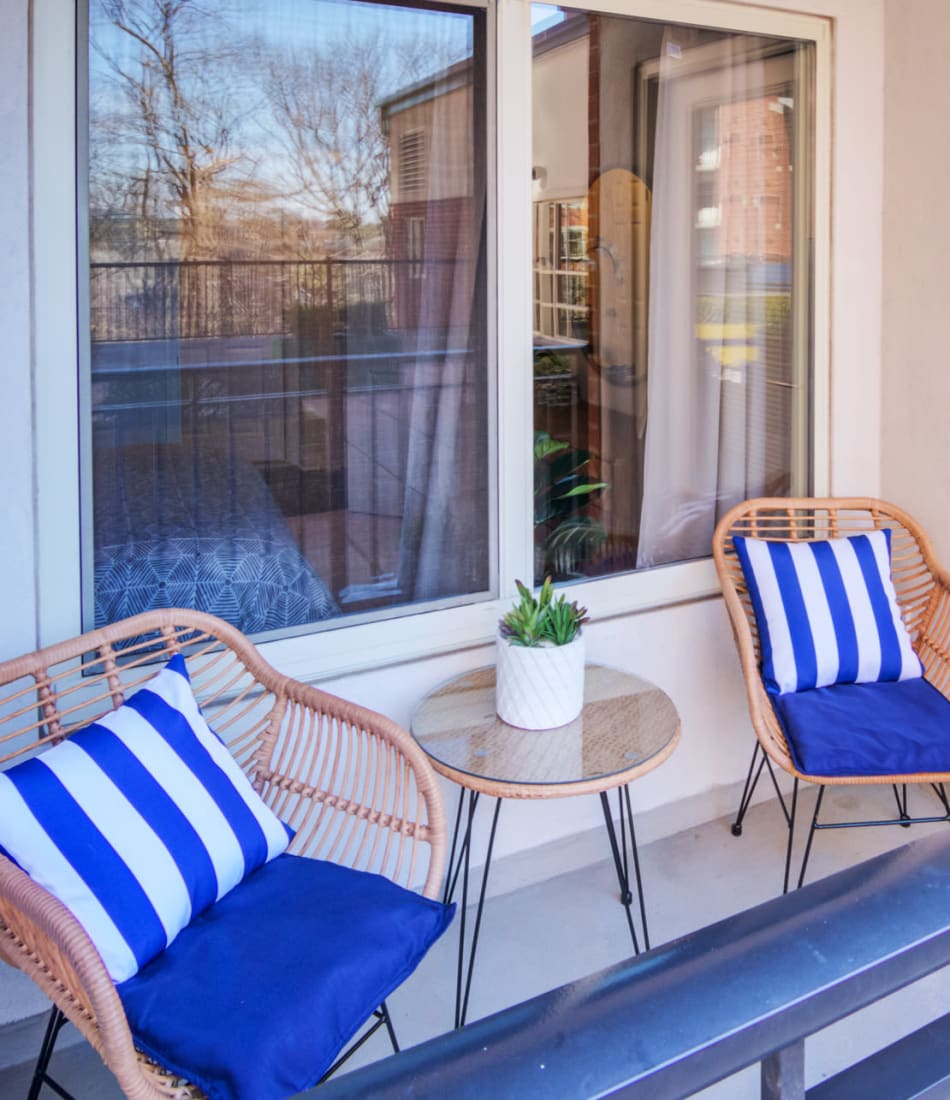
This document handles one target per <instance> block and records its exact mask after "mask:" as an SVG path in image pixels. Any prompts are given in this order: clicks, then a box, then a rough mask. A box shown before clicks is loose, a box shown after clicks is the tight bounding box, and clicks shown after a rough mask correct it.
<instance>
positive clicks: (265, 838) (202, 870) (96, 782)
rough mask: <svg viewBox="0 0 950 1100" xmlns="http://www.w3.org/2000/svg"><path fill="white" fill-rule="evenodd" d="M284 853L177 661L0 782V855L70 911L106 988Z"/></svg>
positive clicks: (274, 827)
mask: <svg viewBox="0 0 950 1100" xmlns="http://www.w3.org/2000/svg"><path fill="white" fill-rule="evenodd" d="M287 843H288V836H287V831H286V829H285V828H284V826H283V825H282V824H281V822H280V821H278V819H277V818H276V817H275V816H274V814H273V813H272V812H271V811H270V809H269V808H268V807H267V806H266V805H265V804H264V803H263V802H262V801H261V799H260V797H259V796H258V795H257V793H256V792H255V791H254V789H253V788H252V787H251V784H250V783H249V782H248V779H247V776H245V774H244V773H243V771H241V769H240V767H239V766H238V764H237V762H236V761H235V760H234V758H233V757H232V756H231V754H230V752H229V751H228V750H227V748H226V747H225V746H224V745H223V744H222V742H221V741H220V739H219V738H218V737H217V736H216V735H215V734H214V733H213V732H212V731H211V729H210V728H209V727H208V725H207V723H206V722H205V720H204V718H203V716H202V714H201V711H200V709H199V707H198V704H197V702H196V701H195V697H194V695H193V694H192V691H191V684H190V682H189V679H188V671H187V668H186V666H185V662H184V660H183V658H182V657H181V656H180V655H178V656H176V657H173V658H172V660H171V661H169V663H168V664H167V665H166V666H165V668H164V669H163V670H162V671H161V672H160V673H158V675H157V676H154V677H153V678H152V679H151V680H149V681H148V683H147V684H146V685H145V686H144V687H142V688H141V689H140V690H139V691H137V692H136V693H135V694H134V695H133V696H131V697H130V698H129V699H128V700H127V702H126V703H125V704H124V705H123V706H121V707H119V708H118V709H116V710H114V711H112V712H111V713H109V714H107V715H105V716H104V717H103V718H101V719H100V720H99V721H98V722H95V723H93V724H91V725H89V726H87V727H86V728H85V729H83V730H81V731H80V732H79V733H77V734H75V735H73V736H72V737H70V738H69V739H68V740H66V741H64V742H63V743H62V744H60V745H57V746H56V747H55V748H51V749H48V750H47V751H45V752H43V753H42V754H40V755H39V756H36V757H33V758H32V759H29V760H26V761H24V762H23V763H21V764H17V765H16V766H15V767H12V768H10V769H8V770H7V771H6V772H3V773H0V849H2V850H3V851H5V852H6V853H7V854H8V855H9V856H10V858H12V859H13V860H14V861H15V862H16V863H17V864H19V866H20V867H22V868H23V870H24V871H26V873H27V874H28V875H30V876H31V877H32V878H33V879H34V880H35V881H36V882H38V883H39V884H40V885H41V886H42V887H43V888H44V889H46V890H48V891H49V892H50V893H51V894H53V895H55V896H56V897H57V898H59V900H60V901H61V902H62V903H63V904H64V905H65V906H66V907H67V908H68V909H69V910H70V911H71V912H72V913H73V915H74V916H75V917H76V919H77V920H78V921H79V923H80V924H81V925H82V926H83V927H84V928H85V930H86V932H87V933H88V935H89V938H90V939H91V940H92V942H93V944H95V946H96V949H97V950H98V952H99V954H100V955H101V956H102V959H103V962H104V963H105V965H106V969H107V970H108V971H109V974H110V975H111V976H112V978H113V980H115V981H117V982H120V981H124V980H125V979H126V978H129V977H131V976H132V975H133V974H134V973H135V972H136V971H137V970H138V969H139V967H141V966H144V964H145V963H147V962H148V961H149V960H150V959H152V958H154V957H155V956H156V955H157V954H158V953H159V952H160V951H163V950H164V949H165V948H166V947H167V945H168V944H170V943H171V942H172V941H173V940H174V939H175V937H176V936H177V935H178V933H179V932H180V931H181V929H182V928H184V927H185V926H186V925H187V924H188V922H189V921H190V920H191V919H192V917H194V916H195V915H196V914H197V913H200V912H202V911H203V910H204V909H207V908H208V906H210V905H213V904H214V902H215V901H216V900H217V899H218V898H220V897H222V896H223V895H224V894H226V893H227V891H228V890H230V889H232V888H233V887H234V886H235V885H237V883H239V882H240V881H241V879H242V878H243V877H244V876H245V875H246V874H247V873H248V872H250V871H252V870H254V868H256V867H259V866H260V865H261V864H262V863H264V862H265V861H266V860H269V859H273V858H274V857H275V856H277V855H279V854H280V853H281V852H283V851H284V850H285V849H286V848H287Z"/></svg>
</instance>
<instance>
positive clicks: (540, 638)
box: [498, 577, 589, 646]
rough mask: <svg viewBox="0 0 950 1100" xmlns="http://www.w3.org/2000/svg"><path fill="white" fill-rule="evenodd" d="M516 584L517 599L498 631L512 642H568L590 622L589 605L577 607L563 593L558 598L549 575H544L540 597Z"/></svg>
mask: <svg viewBox="0 0 950 1100" xmlns="http://www.w3.org/2000/svg"><path fill="white" fill-rule="evenodd" d="M515 584H516V585H517V587H518V596H519V599H518V602H517V603H516V604H515V605H514V607H513V608H512V609H511V610H510V611H509V612H507V614H505V615H503V616H502V618H501V619H500V621H499V623H498V631H499V633H500V634H501V636H502V637H503V638H507V639H508V641H509V642H510V643H511V644H512V645H522V646H539V645H543V644H544V643H550V644H551V645H567V644H568V643H569V642H573V641H574V639H575V638H576V637H577V633H578V631H579V630H580V628H581V626H582V625H583V624H584V623H586V622H589V619H588V617H587V608H586V607H578V605H577V601H576V600H574V601H572V602H571V603H568V601H567V597H566V596H565V595H564V594H563V593H561V594H560V595H559V596H558V597H557V598H555V596H554V584H553V582H552V580H551V578H550V577H545V578H544V583H543V584H542V585H541V589H540V591H539V592H538V594H537V596H535V595H534V593H533V592H532V591H531V589H530V588H528V586H527V585H525V584H522V582H521V581H515Z"/></svg>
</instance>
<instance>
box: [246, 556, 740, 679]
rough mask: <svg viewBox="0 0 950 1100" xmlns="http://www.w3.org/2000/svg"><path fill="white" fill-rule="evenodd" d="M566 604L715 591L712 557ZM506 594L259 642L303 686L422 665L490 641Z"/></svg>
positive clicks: (633, 607) (579, 593)
mask: <svg viewBox="0 0 950 1100" xmlns="http://www.w3.org/2000/svg"><path fill="white" fill-rule="evenodd" d="M563 591H564V592H565V593H566V594H567V595H568V597H569V599H572V600H577V601H578V602H579V603H580V604H582V605H583V606H586V607H587V609H588V613H589V615H590V618H591V621H592V622H594V623H599V622H602V621H604V620H606V619H612V618H617V617H621V616H624V615H633V614H637V613H642V612H645V611H655V610H659V609H662V608H664V607H669V606H672V605H673V604H679V603H687V602H690V601H692V600H699V599H708V598H710V597H712V596H716V595H718V594H719V583H718V581H717V579H716V572H715V568H714V566H713V562H712V560H711V559H706V560H703V561H696V562H687V563H685V564H680V565H670V566H663V567H660V568H657V569H650V570H644V571H643V572H640V573H627V574H622V575H619V576H616V577H608V578H600V579H598V580H593V581H584V582H579V583H577V584H573V585H570V586H567V587H565V588H564V589H563ZM511 602H512V597H511V596H506V597H504V598H501V599H488V600H484V601H481V602H478V603H471V604H466V605H464V606H461V607H453V608H448V609H444V610H438V611H419V612H417V613H414V614H407V615H403V616H400V617H399V618H393V619H386V620H382V621H376V622H372V623H360V624H358V625H354V626H341V627H339V628H337V629H334V630H324V631H320V632H319V633H313V634H308V635H304V636H298V637H294V638H282V639H279V640H276V641H270V642H261V643H260V649H261V652H262V653H263V655H264V656H265V657H266V659H267V660H268V661H270V662H271V663H272V664H273V665H275V666H276V667H277V668H279V669H280V670H281V671H282V672H284V673H286V674H287V675H288V676H293V677H295V678H296V679H299V680H304V681H308V682H316V681H320V680H328V679H332V678H335V677H338V676H343V675H348V674H351V673H358V672H366V671H369V670H371V669H378V668H384V667H387V666H391V665H398V664H404V663H407V662H412V661H421V660H425V659H426V658H428V657H437V656H441V655H444V654H446V653H450V652H453V651H456V650H461V649H473V648H475V647H478V646H484V645H489V644H491V643H492V642H493V641H494V638H495V631H496V627H497V624H498V620H499V618H500V617H501V615H502V614H503V613H504V612H505V611H507V610H508V608H509V607H510V606H511Z"/></svg>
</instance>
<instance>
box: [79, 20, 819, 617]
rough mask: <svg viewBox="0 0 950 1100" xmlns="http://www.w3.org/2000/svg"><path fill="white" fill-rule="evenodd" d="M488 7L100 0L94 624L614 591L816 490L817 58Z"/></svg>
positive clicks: (739, 36)
mask: <svg viewBox="0 0 950 1100" xmlns="http://www.w3.org/2000/svg"><path fill="white" fill-rule="evenodd" d="M506 3H507V0H498V3H497V4H491V3H489V4H487V5H485V6H481V5H478V4H472V5H468V4H466V5H464V6H463V5H459V4H454V5H453V4H441V3H435V2H429V0H425V2H423V0H420V2H419V3H418V4H417V5H416V4H412V3H405V4H389V3H381V2H375V0H365V2H364V0H281V2H279V3H278V2H273V0H202V2H201V3H198V2H196V0H176V2H175V3H168V2H166V0H89V15H88V34H87V35H86V37H85V38H84V40H83V43H82V52H83V57H84V64H83V66H82V68H83V75H84V77H85V80H84V81H82V80H81V81H80V87H87V88H88V95H84V96H83V97H82V102H80V104H79V110H80V118H81V126H80V159H81V163H82V165H83V167H82V171H81V179H82V180H84V181H85V187H84V188H83V187H81V188H80V191H81V193H83V192H84V197H83V207H82V216H81V218H80V224H81V226H83V232H82V233H81V234H80V241H81V244H80V273H81V275H80V301H81V302H82V303H83V305H82V308H81V310H80V331H81V332H82V333H83V334H84V335H83V338H82V339H81V341H80V345H81V348H80V350H81V370H82V372H83V379H84V386H83V388H82V393H83V394H84V398H83V401H84V408H82V409H81V414H82V429H81V433H82V444H83V448H82V450H83V461H84V464H85V466H84V469H85V473H84V491H83V498H82V501H81V505H82V529H83V542H84V549H85V551H86V553H85V554H84V559H83V569H84V577H83V592H84V599H83V603H84V610H83V615H84V618H85V621H86V624H87V625H92V624H93V623H96V624H100V623H104V622H108V621H112V620H114V619H116V618H119V617H121V616H123V615H125V614H129V613H131V612H133V611H137V610H142V609H145V608H148V607H155V606H173V605H178V604H188V605H191V606H197V607H201V608H205V609H207V610H210V611H212V612H215V613H217V614H220V615H222V616H223V617H225V618H227V619H229V620H231V621H232V622H234V623H235V624H236V625H238V626H239V627H241V628H242V629H244V630H245V631H247V632H248V633H251V634H253V635H255V636H258V637H260V636H264V637H266V636H269V635H276V634H287V633H291V634H292V633H313V632H316V631H321V630H323V629H324V628H326V627H333V626H340V625H349V624H358V623H360V622H365V621H371V620H378V619H381V618H394V617H399V616H403V615H406V614H407V613H410V612H417V611H420V610H426V611H431V610H437V609H453V608H454V609H456V614H458V613H459V609H460V608H461V607H463V606H465V607H473V606H475V605H479V604H483V603H487V602H490V601H491V600H492V599H494V598H497V597H498V596H499V595H504V594H505V593H506V592H507V591H509V590H510V589H511V587H512V584H513V580H514V577H515V576H521V577H525V578H527V577H529V576H532V575H533V577H534V579H535V580H536V581H538V582H539V581H540V580H541V579H542V578H543V577H544V576H545V575H549V574H550V575H553V576H554V577H555V579H556V580H557V581H559V582H575V583H584V582H590V583H591V584H593V585H596V586H600V587H601V588H602V589H603V590H605V591H606V590H611V591H616V592H619V591H620V590H621V587H622V586H623V585H625V584H627V582H628V581H629V580H630V578H635V577H647V576H649V575H651V574H652V575H654V576H656V577H659V573H657V572H655V571H656V569H657V567H660V566H682V565H683V564H684V563H690V562H695V561H696V560H698V559H702V558H705V557H708V555H709V553H710V540H711V535H712V530H713V527H714V525H715V522H716V520H717V518H718V517H719V516H720V515H721V514H722V512H723V511H724V510H725V509H727V508H728V507H729V506H731V505H732V504H733V503H735V502H736V501H738V500H741V499H744V498H746V497H749V496H753V495H764V494H773V495H790V494H795V493H799V492H805V491H807V490H808V489H809V488H810V487H811V486H812V484H813V479H814V453H815V451H814V423H815V421H814V412H815V399H814V378H815V374H814V362H815V359H814V349H815V338H814V331H813V330H814V317H815V306H816V300H815V283H814V278H813V273H814V270H815V263H816V259H815V256H816V254H815V209H816V207H815V186H816V170H815V166H816V133H817V129H816V117H817V115H816V111H817V106H816V104H817V98H816V77H815V73H816V54H815V44H814V42H813V41H812V40H810V39H808V38H807V36H805V37H802V38H796V37H768V36H766V35H763V34H748V33H740V32H739V31H737V30H733V29H722V27H719V28H712V27H709V28H707V27H698V26H687V25H685V24H675V23H666V24H665V23H662V22H657V21H655V20H652V19H649V18H642V17H640V16H641V15H650V14H653V15H655V14H656V11H657V10H658V8H659V7H661V5H658V4H657V3H656V2H655V0H630V14H629V15H627V16H621V15H616V14H613V15H606V14H603V13H598V12H596V11H593V10H588V9H585V10H580V9H567V8H558V7H553V6H547V5H534V7H533V8H532V14H531V17H530V25H529V22H528V17H527V15H524V17H522V16H521V15H520V14H519V15H517V16H514V17H512V18H507V17H506V15H505V12H506V11H507V10H508V9H507V8H506V7H505V5H506ZM674 6H675V5H674ZM518 7H519V11H521V10H523V9H521V8H520V6H518ZM638 8H649V9H650V10H649V11H641V12H638V10H637V9H638ZM511 10H512V11H514V6H512V9H511ZM664 10H665V9H664ZM710 10H711V11H715V13H716V14H717V16H718V17H719V18H720V20H721V19H722V18H723V13H724V12H725V11H726V10H727V9H725V8H724V6H723V5H721V4H717V3H712V4H711V5H710ZM691 11H695V6H693V7H691ZM728 11H729V17H730V18H740V17H741V16H742V11H741V8H735V9H728ZM783 18H785V19H786V21H787V20H788V17H783V16H781V15H780V14H778V13H776V14H775V15H774V16H770V17H769V19H770V20H772V21H773V22H774V23H775V24H776V26H778V25H779V24H780V23H781V21H782V19H783ZM807 22H808V21H807V19H806V20H797V21H796V22H795V26H796V27H797V28H799V29H800V28H801V27H802V26H804V25H805V24H806V23H807ZM812 22H815V21H812ZM512 34H515V35H520V36H521V40H520V42H518V41H514V40H513V39H512V37H511V36H512ZM529 37H530V42H531V47H530V56H531V58H532V62H531V70H530V74H525V73H524V66H523V64H521V61H520V58H521V57H522V56H528V54H527V44H528V39H529ZM87 47H88V48H87ZM521 51H524V52H523V53H522V52H521ZM519 81H520V83H519ZM496 85H497V87H496ZM512 87H516V88H520V89H521V90H522V92H523V93H524V94H523V95H519V96H518V102H514V101H510V102H509V101H506V100H505V99H504V94H505V91H504V90H505V89H511V88H512ZM499 88H500V89H502V91H498V89H499ZM512 164H514V165H515V166H516V167H517V172H516V173H513V172H512V170H511V166H512ZM529 172H530V193H531V200H530V201H531V209H530V210H528V209H527V208H525V198H526V196H527V193H528V184H527V176H528V173H529ZM519 173H520V177H521V180H520V183H521V186H519V181H518V179H517V175H518V174H519ZM522 227H523V228H522ZM522 233H523V236H521V234H522ZM87 241H88V246H87V244H86V242H87ZM519 242H523V243H524V245H525V247H524V248H523V249H521V245H520V243H519ZM528 242H530V256H529V255H528V247H527V246H528ZM818 259H819V261H820V262H824V258H823V257H822V255H819V257H818ZM529 285H530V288H531V289H530V293H527V294H524V295H523V296H522V294H521V291H520V290H516V292H515V294H514V297H512V288H517V287H519V286H524V287H525V288H527V287H528V286H529ZM513 302H514V303H515V305H516V307H517V308H515V309H513V308H512V303H513ZM528 373H530V374H531V385H530V390H531V398H530V408H528V407H527V404H528V401H529V399H528V398H527V397H526V396H525V395H526V394H527V392H528V380H527V377H526V375H527V374H528ZM818 403H819V405H820V399H819V402H818ZM503 432H504V433H506V434H505V436H504V438H502V437H501V434H500V433H503ZM529 486H530V487H531V488H529ZM532 491H533V504H534V508H533V514H529V513H528V512H527V511H526V510H525V509H524V508H523V507H522V505H521V504H520V503H518V502H519V501H524V502H525V503H526V502H527V500H528V498H529V495H530V493H531V492H532ZM516 505H517V506H516ZM499 532H500V533H501V535H502V537H503V538H504V540H505V542H504V544H502V542H501V541H500V540H499ZM669 575H670V574H669V572H668V571H664V576H669ZM638 583H639V582H638ZM610 586H614V588H612V589H611V587H610ZM618 586H619V587H618ZM673 587H674V588H675V585H674V586H673ZM660 589H662V590H663V591H664V592H667V593H669V592H671V591H672V589H671V588H670V585H669V582H668V581H666V580H664V581H663V582H662V583H660V582H658V586H657V590H658V591H659V590H660ZM640 591H642V589H641V590H640ZM584 598H585V599H588V596H587V595H586V594H585V597H584ZM588 602H590V600H588ZM634 602H635V601H634ZM486 621H487V620H486ZM374 629H378V628H374ZM483 629H484V628H483V627H482V626H479V627H478V630H479V631H483Z"/></svg>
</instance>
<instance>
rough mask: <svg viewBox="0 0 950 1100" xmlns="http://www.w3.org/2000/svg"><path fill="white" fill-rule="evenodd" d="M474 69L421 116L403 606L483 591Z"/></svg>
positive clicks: (454, 77) (459, 72)
mask: <svg viewBox="0 0 950 1100" xmlns="http://www.w3.org/2000/svg"><path fill="white" fill-rule="evenodd" d="M476 76H477V66H473V65H472V64H471V63H466V62H462V63H459V64H458V65H456V66H453V67H452V68H451V69H449V70H448V71H447V72H446V73H445V75H444V77H443V78H442V80H441V81H440V86H439V87H438V89H437V91H436V92H435V94H433V95H432V97H431V99H430V101H429V103H428V105H427V108H426V121H425V126H424V128H423V133H424V135H425V145H424V157H425V165H426V173H425V184H424V187H425V201H424V204H423V208H422V216H421V238H422V239H421V253H422V278H421V286H420V288H419V297H418V309H419V314H418V317H419V320H418V326H417V329H416V333H415V350H416V353H417V355H416V357H415V361H414V363H413V365H412V366H411V367H410V368H409V370H408V383H409V389H410V393H411V397H410V409H409V414H408V424H409V442H408V455H407V460H406V476H405V496H404V510H403V522H402V528H401V535H400V545H399V588H400V591H401V593H402V596H403V598H404V599H407V600H410V601H418V600H431V599H438V598H440V597H444V596H451V595H455V594H458V593H462V592H472V591H477V590H478V589H479V588H484V587H486V586H487V583H488V564H487V563H488V561H489V553H488V535H489V530H488V497H487V492H488V488H487V484H488V479H487V469H488V465H487V428H486V414H487V388H486V373H485V372H486V359H485V340H484V331H485V314H484V278H483V274H484V273H483V263H484V258H483V249H482V241H483V237H484V217H485V189H484V180H483V178H482V176H481V173H480V171H479V169H478V168H477V157H476V150H477V148H478V142H479V140H480V138H481V132H482V126H483V120H482V119H481V118H480V116H479V108H478V100H477V91H478V84H479V81H478V80H477V78H476Z"/></svg>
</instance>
